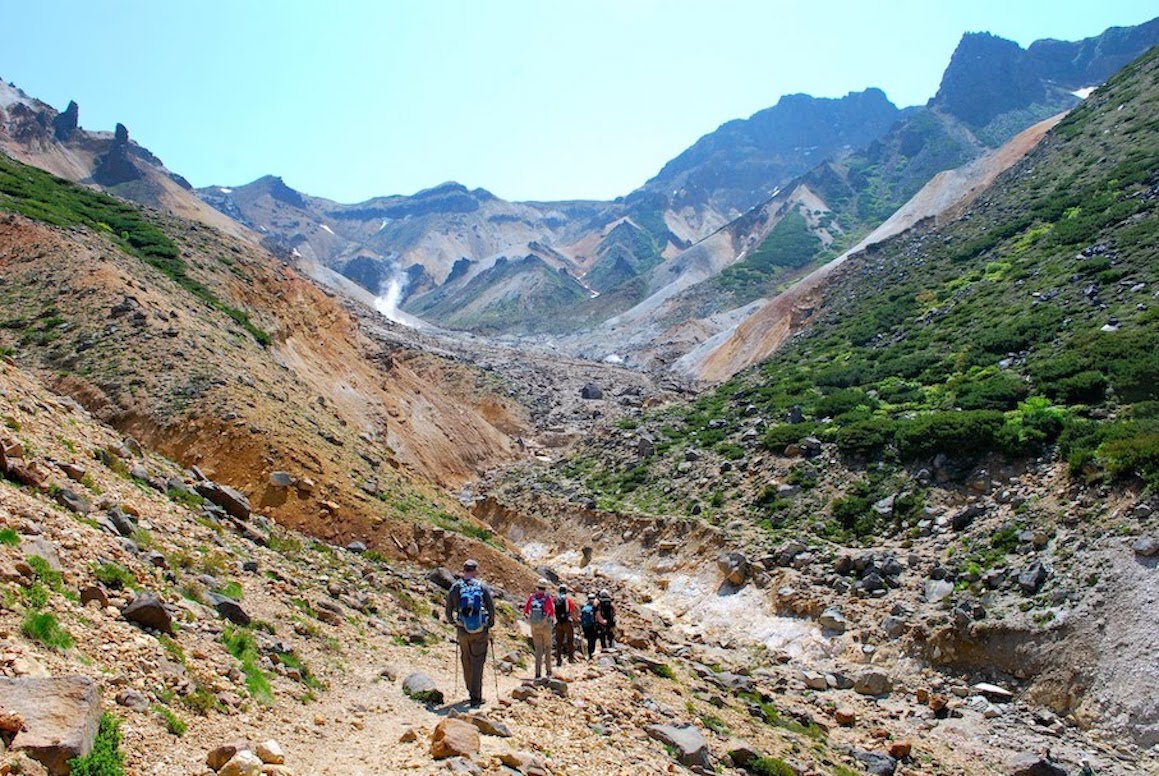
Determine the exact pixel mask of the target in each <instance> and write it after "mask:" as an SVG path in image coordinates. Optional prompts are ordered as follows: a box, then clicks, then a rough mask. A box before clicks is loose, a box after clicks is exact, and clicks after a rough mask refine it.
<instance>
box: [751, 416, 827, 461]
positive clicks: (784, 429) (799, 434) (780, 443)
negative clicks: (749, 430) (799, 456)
mask: <svg viewBox="0 0 1159 776" xmlns="http://www.w3.org/2000/svg"><path fill="white" fill-rule="evenodd" d="M818 428H819V425H818V424H816V423H797V424H792V423H786V424H783V425H780V426H771V427H770V428H769V429H768V430H766V431H765V433H764V436H762V437H761V444H762V445H763V446H764V448H765V449H766V450H769V451H771V452H774V453H777V454H778V455H779V454H781V453H783V452H784V451H785V448H786V447H788V446H789V445H793V444H796V443H797V442H800V441H801V440H802V439H804V438H805V437H807V436H812V435H813V433H814V432H816V431H817V429H818Z"/></svg>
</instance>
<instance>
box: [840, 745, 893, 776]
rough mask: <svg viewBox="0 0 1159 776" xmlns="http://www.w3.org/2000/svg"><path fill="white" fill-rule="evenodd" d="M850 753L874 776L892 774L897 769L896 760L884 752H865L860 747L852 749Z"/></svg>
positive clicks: (888, 775)
mask: <svg viewBox="0 0 1159 776" xmlns="http://www.w3.org/2000/svg"><path fill="white" fill-rule="evenodd" d="M850 754H852V755H853V758H854V759H855V760H857V761H858V762H859V763H861V765H862V767H864V768H865V772H866V773H872V774H875V776H893V774H894V771H896V770H897V760H895V759H893V758H892V757H890V756H889V755H888V754H885V753H884V752H866V751H864V750H862V749H854V750H853V751H852V752H850Z"/></svg>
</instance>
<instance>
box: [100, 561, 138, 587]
mask: <svg viewBox="0 0 1159 776" xmlns="http://www.w3.org/2000/svg"><path fill="white" fill-rule="evenodd" d="M93 576H94V577H96V578H97V581H98V582H100V583H101V584H102V585H104V586H105V587H107V588H109V589H110V590H123V589H124V588H130V589H135V588H136V587H137V578H136V577H135V576H133V572H131V571H129V570H128V569H127V568H125V567H124V566H122V565H120V564H118V563H102V564H101V565H99V566H97V567H96V569H94V570H93Z"/></svg>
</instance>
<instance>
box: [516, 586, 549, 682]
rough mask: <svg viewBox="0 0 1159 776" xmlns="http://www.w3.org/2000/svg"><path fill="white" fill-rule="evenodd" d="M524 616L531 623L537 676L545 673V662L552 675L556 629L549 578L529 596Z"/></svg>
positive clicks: (524, 607)
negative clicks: (553, 638)
mask: <svg viewBox="0 0 1159 776" xmlns="http://www.w3.org/2000/svg"><path fill="white" fill-rule="evenodd" d="M523 616H524V617H526V618H527V622H528V623H529V624H530V625H531V646H532V647H534V649H535V678H536V679H539V678H540V677H541V676H542V675H543V664H544V663H546V664H547V675H548V677H549V678H550V677H551V641H552V633H553V631H554V629H555V602H554V601H552V598H551V594H550V593H548V592H547V580H546V579H541V580H539V582H538V583H537V584H536V586H535V592H534V593H532V594H531V595H529V596H527V603H525V604H524V605H523Z"/></svg>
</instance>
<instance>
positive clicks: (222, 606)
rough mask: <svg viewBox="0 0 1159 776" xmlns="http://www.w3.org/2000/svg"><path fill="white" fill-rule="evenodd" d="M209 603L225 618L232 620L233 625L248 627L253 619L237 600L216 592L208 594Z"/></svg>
mask: <svg viewBox="0 0 1159 776" xmlns="http://www.w3.org/2000/svg"><path fill="white" fill-rule="evenodd" d="M209 603H210V604H212V605H213V608H214V609H216V610H217V613H218V614H220V615H221V616H222V617H224V618H225V619H227V620H229V621H230V622H232V623H233V624H234V625H240V626H242V627H243V628H245V627H248V626H249V624H250V623H251V622H252V621H253V619H252V618H251V617H250V616H249V614H248V613H246V610H245V609H243V608H242V607H241V604H239V603H238V602H237V601H235V600H233V599H232V598H229V597H227V596H224V595H220V594H218V593H210V594H209Z"/></svg>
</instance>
